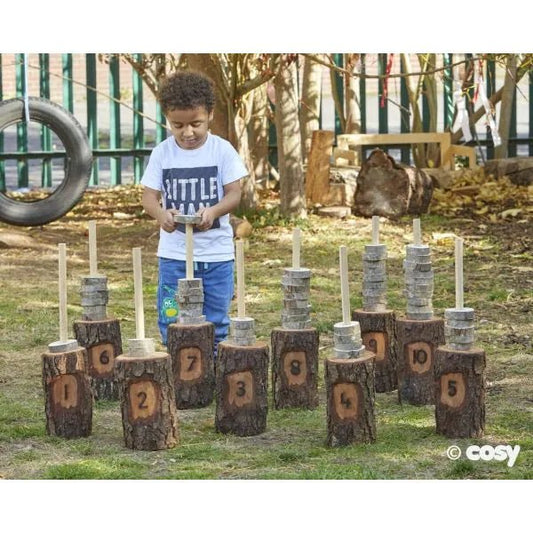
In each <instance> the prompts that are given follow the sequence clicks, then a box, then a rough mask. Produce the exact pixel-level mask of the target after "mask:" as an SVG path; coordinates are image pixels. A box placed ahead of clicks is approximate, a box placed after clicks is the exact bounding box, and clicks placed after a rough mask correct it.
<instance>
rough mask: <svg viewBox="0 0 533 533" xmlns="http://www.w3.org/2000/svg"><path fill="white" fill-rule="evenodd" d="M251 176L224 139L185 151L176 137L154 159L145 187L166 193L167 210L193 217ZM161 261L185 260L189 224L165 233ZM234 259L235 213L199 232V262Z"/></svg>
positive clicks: (161, 239)
mask: <svg viewBox="0 0 533 533" xmlns="http://www.w3.org/2000/svg"><path fill="white" fill-rule="evenodd" d="M247 174H248V171H247V170H246V167H245V166H244V164H243V162H242V160H241V158H240V156H239V154H238V153H237V151H236V150H235V149H234V148H233V146H232V145H231V144H230V143H229V142H228V141H226V140H225V139H223V138H222V137H219V136H218V135H213V134H211V133H208V135H207V139H206V141H205V143H204V144H203V145H202V146H200V148H197V149H195V150H184V149H183V148H180V146H179V145H178V143H177V142H176V140H175V139H174V137H172V136H170V137H168V138H167V139H165V140H164V141H163V142H161V143H160V144H158V145H157V146H156V147H155V148H154V149H153V151H152V153H151V155H150V160H149V161H148V165H147V166H146V170H145V171H144V174H143V177H142V179H141V184H142V185H144V186H146V187H149V188H150V189H155V190H158V191H161V196H162V201H163V207H164V208H165V209H178V210H179V212H180V213H182V214H184V215H193V214H195V213H196V211H198V209H199V208H200V207H212V206H213V205H215V204H216V203H218V202H219V201H220V200H221V199H222V197H223V196H224V188H223V187H224V185H227V184H228V183H232V182H233V181H236V180H238V179H240V178H243V177H244V176H246V175H247ZM157 255H158V256H159V257H165V258H167V259H179V260H181V261H185V257H186V256H185V226H184V225H183V224H179V225H178V228H177V229H176V230H175V231H173V232H172V233H168V232H166V231H164V230H163V229H162V230H161V231H160V236H159V247H158V250H157ZM231 259H234V248H233V229H232V227H231V225H230V223H229V214H226V215H223V216H221V217H220V218H217V219H215V221H214V222H213V226H212V228H210V229H209V230H207V231H194V260H195V261H201V262H206V263H209V262H216V261H229V260H231Z"/></svg>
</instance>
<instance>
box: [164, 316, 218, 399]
mask: <svg viewBox="0 0 533 533" xmlns="http://www.w3.org/2000/svg"><path fill="white" fill-rule="evenodd" d="M214 344H215V326H214V324H212V323H211V322H204V323H201V324H180V323H175V324H170V325H169V327H168V336H167V346H168V352H169V354H170V357H171V359H172V369H173V372H174V390H175V396H176V406H177V408H178V409H194V408H197V407H205V406H207V405H209V404H210V403H211V402H212V401H213V397H214V394H215V368H214V360H213V350H214Z"/></svg>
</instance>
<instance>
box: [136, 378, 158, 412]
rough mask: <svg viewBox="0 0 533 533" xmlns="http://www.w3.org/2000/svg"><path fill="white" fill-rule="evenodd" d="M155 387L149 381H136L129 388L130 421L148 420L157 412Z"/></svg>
mask: <svg viewBox="0 0 533 533" xmlns="http://www.w3.org/2000/svg"><path fill="white" fill-rule="evenodd" d="M158 397H159V395H158V394H157V387H156V385H155V384H154V383H153V382H151V381H137V382H135V383H132V384H131V385H130V387H129V402H130V418H131V420H132V421H135V420H138V419H146V418H150V417H151V416H153V415H154V413H155V412H156V411H157V410H158Z"/></svg>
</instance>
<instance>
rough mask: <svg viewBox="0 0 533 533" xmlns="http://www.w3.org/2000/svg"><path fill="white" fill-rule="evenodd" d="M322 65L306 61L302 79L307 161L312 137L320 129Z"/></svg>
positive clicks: (304, 159)
mask: <svg viewBox="0 0 533 533" xmlns="http://www.w3.org/2000/svg"><path fill="white" fill-rule="evenodd" d="M322 71H323V68H322V65H320V64H319V63H317V62H316V61H313V60H312V59H310V58H309V57H306V58H305V59H304V68H303V77H302V103H301V106H300V127H301V133H302V158H303V161H304V162H305V161H307V158H308V154H309V150H310V149H311V136H312V135H313V132H314V131H315V130H318V129H319V128H320V122H319V118H320V101H321V95H322Z"/></svg>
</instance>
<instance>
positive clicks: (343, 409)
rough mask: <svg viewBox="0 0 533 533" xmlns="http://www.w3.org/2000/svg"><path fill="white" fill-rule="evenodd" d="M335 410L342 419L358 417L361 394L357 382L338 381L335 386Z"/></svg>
mask: <svg viewBox="0 0 533 533" xmlns="http://www.w3.org/2000/svg"><path fill="white" fill-rule="evenodd" d="M333 403H334V406H335V412H336V413H337V416H338V417H339V418H340V419H341V420H344V419H347V418H352V419H354V418H357V416H358V414H359V394H358V391H357V385H356V384H355V383H337V384H336V385H334V387H333Z"/></svg>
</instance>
